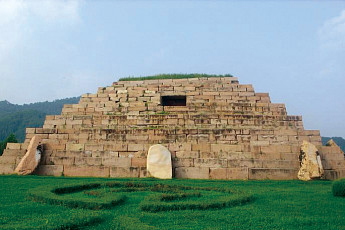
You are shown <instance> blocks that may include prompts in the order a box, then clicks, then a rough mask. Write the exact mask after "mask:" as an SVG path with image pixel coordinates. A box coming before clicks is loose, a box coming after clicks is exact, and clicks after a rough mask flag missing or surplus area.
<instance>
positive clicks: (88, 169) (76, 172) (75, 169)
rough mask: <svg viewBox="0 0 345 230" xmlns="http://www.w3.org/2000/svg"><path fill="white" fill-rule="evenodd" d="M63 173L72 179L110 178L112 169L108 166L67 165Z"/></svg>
mask: <svg viewBox="0 0 345 230" xmlns="http://www.w3.org/2000/svg"><path fill="white" fill-rule="evenodd" d="M63 173H64V176H71V177H109V176H110V169H109V167H106V166H81V165H65V166H64V172H63Z"/></svg>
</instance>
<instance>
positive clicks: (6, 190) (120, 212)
mask: <svg viewBox="0 0 345 230" xmlns="http://www.w3.org/2000/svg"><path fill="white" fill-rule="evenodd" d="M106 182H111V183H113V182H121V183H123V182H130V183H134V184H135V183H136V184H140V183H160V184H164V185H169V186H194V187H199V188H200V187H208V188H210V187H211V188H215V190H218V191H219V190H221V189H237V190H239V191H243V192H245V193H250V194H254V196H255V200H253V201H252V202H249V203H246V204H244V205H240V206H235V207H226V208H221V209H209V210H199V209H195V210H180V211H161V212H147V211H143V210H142V209H141V208H140V205H141V203H142V202H143V201H144V202H145V199H146V197H147V196H150V195H152V194H153V192H150V191H140V190H138V191H134V190H133V191H132V190H131V189H129V188H128V189H127V191H125V190H124V189H122V190H121V189H118V190H116V189H115V190H116V191H115V192H117V193H116V194H118V195H121V194H123V195H125V196H127V198H126V200H125V201H124V203H122V204H120V205H116V206H114V208H112V209H105V210H89V209H80V208H76V209H74V208H68V207H63V206H59V205H49V204H44V203H39V202H33V201H31V200H28V194H29V193H30V192H32V191H33V190H37V189H38V188H40V187H41V188H42V186H43V188H45V187H52V186H53V187H64V188H66V187H67V188H68V186H71V185H75V184H91V183H106ZM0 184H1V189H0V226H1V227H0V228H1V229H313V230H314V229H344V226H345V215H344V210H345V198H344V197H335V196H333V194H332V182H331V181H310V182H303V181H269V180H266V181H215V180H182V179H173V180H158V179H152V178H143V179H134V178H122V179H120V178H117V179H114V178H112V179H110V178H66V177H58V178H54V177H39V176H25V177H23V176H0ZM110 189H112V188H110ZM88 191H89V192H82V191H79V192H75V193H73V194H66V195H62V198H64V197H65V198H66V199H70V200H73V199H76V200H77V199H81V198H83V199H86V200H88V199H89V198H88V196H89V197H90V199H91V198H92V199H96V200H97V199H98V198H97V196H96V195H97V194H102V193H104V192H105V190H103V189H102V188H100V189H99V190H97V189H94V190H88ZM187 192H188V193H189V195H187V197H185V198H183V199H186V200H182V202H183V201H188V200H189V199H191V200H192V201H193V199H194V200H197V199H204V200H201V201H205V202H208V200H205V199H206V198H207V197H208V196H204V195H203V194H204V193H206V192H207V191H193V190H188V191H187ZM198 193H201V197H199V194H198ZM116 194H115V195H116ZM155 194H157V193H155ZM171 194H175V193H171ZM215 195H216V192H215ZM188 196H190V198H189V197H188ZM167 198H169V196H167ZM100 199H102V197H101V198H100ZM207 199H209V200H211V201H212V200H213V197H212V199H210V198H207ZM164 202H166V203H170V202H171V201H164Z"/></svg>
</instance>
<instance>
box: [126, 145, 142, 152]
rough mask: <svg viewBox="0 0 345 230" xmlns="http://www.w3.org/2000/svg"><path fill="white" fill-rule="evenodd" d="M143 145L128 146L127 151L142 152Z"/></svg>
mask: <svg viewBox="0 0 345 230" xmlns="http://www.w3.org/2000/svg"><path fill="white" fill-rule="evenodd" d="M143 150H144V145H143V144H128V151H133V152H135V151H143Z"/></svg>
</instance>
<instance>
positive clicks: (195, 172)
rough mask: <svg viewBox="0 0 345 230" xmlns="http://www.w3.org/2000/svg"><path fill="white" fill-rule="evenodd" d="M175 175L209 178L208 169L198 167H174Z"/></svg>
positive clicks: (177, 176)
mask: <svg viewBox="0 0 345 230" xmlns="http://www.w3.org/2000/svg"><path fill="white" fill-rule="evenodd" d="M175 177H176V178H190V179H210V169H209V168H199V167H198V168H197V167H178V168H175Z"/></svg>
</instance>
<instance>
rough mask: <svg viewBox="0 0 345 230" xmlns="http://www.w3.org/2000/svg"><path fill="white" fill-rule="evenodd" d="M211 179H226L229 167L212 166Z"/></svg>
mask: <svg viewBox="0 0 345 230" xmlns="http://www.w3.org/2000/svg"><path fill="white" fill-rule="evenodd" d="M210 179H212V180H226V179H227V169H226V168H210Z"/></svg>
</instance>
